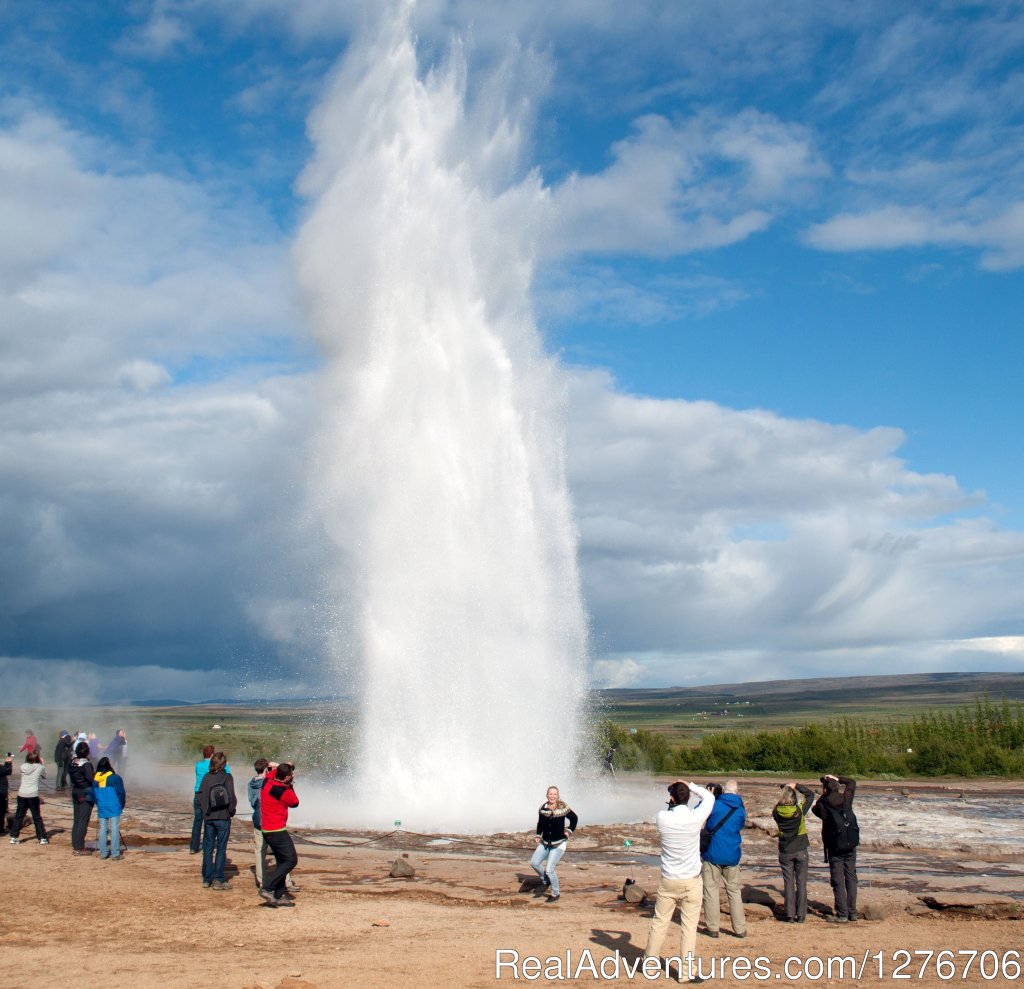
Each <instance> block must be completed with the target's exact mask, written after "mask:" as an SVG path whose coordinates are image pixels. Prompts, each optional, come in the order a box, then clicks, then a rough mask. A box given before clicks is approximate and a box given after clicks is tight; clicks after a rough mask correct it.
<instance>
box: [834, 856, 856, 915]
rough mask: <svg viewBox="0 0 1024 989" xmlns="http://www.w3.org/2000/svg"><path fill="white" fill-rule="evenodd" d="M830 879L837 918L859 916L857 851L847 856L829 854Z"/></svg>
mask: <svg viewBox="0 0 1024 989" xmlns="http://www.w3.org/2000/svg"><path fill="white" fill-rule="evenodd" d="M828 871H829V878H830V880H831V882H832V897H833V899H834V900H835V908H836V916H837V917H856V916H857V849H856V848H855V849H854V850H853V851H852V852H847V853H846V854H845V855H837V854H835V853H834V852H830V853H829V857H828Z"/></svg>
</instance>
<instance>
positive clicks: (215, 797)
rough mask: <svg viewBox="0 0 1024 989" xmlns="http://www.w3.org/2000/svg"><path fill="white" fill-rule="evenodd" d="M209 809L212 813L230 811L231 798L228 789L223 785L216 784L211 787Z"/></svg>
mask: <svg viewBox="0 0 1024 989" xmlns="http://www.w3.org/2000/svg"><path fill="white" fill-rule="evenodd" d="M209 807H210V812H211V813H212V812H213V811H215V810H228V809H230V807H231V797H230V796H229V795H228V788H227V787H226V786H225V785H224V784H223V783H214V784H213V786H211V787H210V794H209Z"/></svg>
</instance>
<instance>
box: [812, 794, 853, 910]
mask: <svg viewBox="0 0 1024 989" xmlns="http://www.w3.org/2000/svg"><path fill="white" fill-rule="evenodd" d="M856 789H857V783H856V782H855V781H854V780H851V779H849V778H847V777H846V776H822V777H821V795H820V796H819V797H818V799H817V801H816V802H815V804H814V806H813V807H812V808H811V813H812V814H814V815H815V816H816V817H820V818H821V843H822V844H823V845H824V846H825V861H826V862H828V869H829V875H830V877H831V882H832V897H833V899H834V901H835V913H833V915H832V916H831V917H826V918H825V919H826V920H828V921H829V922H830V923H833V924H845V923H847V922H848V921H851V920H856V919H857V845H859V844H860V827H859V826H858V824H857V816H856V815H855V814H854V812H853V795H854V791H856Z"/></svg>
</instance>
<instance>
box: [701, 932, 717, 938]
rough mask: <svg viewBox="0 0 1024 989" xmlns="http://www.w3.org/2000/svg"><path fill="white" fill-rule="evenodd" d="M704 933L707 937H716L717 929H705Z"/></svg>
mask: <svg viewBox="0 0 1024 989" xmlns="http://www.w3.org/2000/svg"><path fill="white" fill-rule="evenodd" d="M704 934H705V935H706V936H707V937H718V931H705V932H704Z"/></svg>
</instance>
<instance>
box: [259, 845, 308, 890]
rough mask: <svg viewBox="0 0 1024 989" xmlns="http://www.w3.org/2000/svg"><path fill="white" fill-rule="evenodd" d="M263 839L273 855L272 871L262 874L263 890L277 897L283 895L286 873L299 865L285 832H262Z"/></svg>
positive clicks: (296, 855)
mask: <svg viewBox="0 0 1024 989" xmlns="http://www.w3.org/2000/svg"><path fill="white" fill-rule="evenodd" d="M263 838H264V840H265V841H266V843H267V844H268V845H269V846H270V850H271V851H272V852H273V853H274V863H275V864H274V868H273V869H269V870H266V871H264V873H263V888H264V889H266V890H270V891H271V892H272V893H273V894H274V896H277V897H279V896H281V895H282V894H283V893H284V887H285V880H286V879H287V878H288V873H289V872H291V871H292V869H294V868H295V866H297V865H298V864H299V856H298V853H297V852H296V851H295V842H294V841H292V836H291V835H290V834H288V832H287V831H264V832H263Z"/></svg>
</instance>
